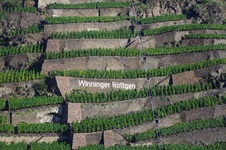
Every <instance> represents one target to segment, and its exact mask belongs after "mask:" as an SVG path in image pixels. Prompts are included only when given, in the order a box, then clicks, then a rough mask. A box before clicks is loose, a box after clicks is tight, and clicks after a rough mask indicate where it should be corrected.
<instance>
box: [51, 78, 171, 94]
mask: <svg viewBox="0 0 226 150" xmlns="http://www.w3.org/2000/svg"><path fill="white" fill-rule="evenodd" d="M169 80H170V78H167V77H153V78H150V79H149V81H148V82H146V79H145V78H138V79H91V78H73V77H60V76H59V77H58V76H57V77H55V81H56V85H52V87H57V88H58V89H59V91H60V93H61V95H62V96H65V94H66V93H70V91H72V90H86V91H89V92H107V91H115V90H120V89H124V90H129V89H142V88H144V87H148V86H154V85H156V84H158V83H159V85H168V84H169ZM85 82H89V83H87V84H89V85H90V82H93V83H94V82H97V83H98V85H97V86H93V85H92V86H89V85H88V86H87V85H86V83H85ZM83 83H84V84H83ZM93 83H92V84H93ZM102 83H103V84H102ZM99 84H102V85H100V86H99Z"/></svg>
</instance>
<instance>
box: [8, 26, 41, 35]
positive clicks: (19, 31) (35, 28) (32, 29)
mask: <svg viewBox="0 0 226 150" xmlns="http://www.w3.org/2000/svg"><path fill="white" fill-rule="evenodd" d="M43 30H44V29H43V27H42V26H38V25H34V26H30V27H27V28H21V29H14V30H12V31H10V32H9V33H8V36H9V37H11V36H16V35H24V34H30V33H40V32H43Z"/></svg>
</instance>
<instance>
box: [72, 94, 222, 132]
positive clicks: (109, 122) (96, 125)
mask: <svg viewBox="0 0 226 150" xmlns="http://www.w3.org/2000/svg"><path fill="white" fill-rule="evenodd" d="M221 104H226V98H224V97H204V98H199V99H190V100H186V101H181V102H176V103H174V104H170V105H166V106H163V107H159V108H156V114H155V115H156V116H157V117H159V118H164V117H166V116H168V115H170V114H175V113H179V112H181V111H187V110H191V109H197V108H202V107H210V106H215V105H221ZM153 113H154V112H153V111H152V110H143V111H139V112H134V113H129V114H123V115H115V116H106V117H94V118H86V119H85V120H82V121H81V122H80V123H78V122H73V123H72V127H73V130H74V132H75V133H80V132H83V133H89V132H97V131H105V130H111V129H122V128H125V127H131V126H137V125H140V124H143V123H145V122H148V121H153V120H154V117H153Z"/></svg>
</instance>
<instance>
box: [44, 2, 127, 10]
mask: <svg viewBox="0 0 226 150" xmlns="http://www.w3.org/2000/svg"><path fill="white" fill-rule="evenodd" d="M48 7H49V8H50V9H96V8H126V7H130V3H129V2H97V3H81V4H56V3H55V4H49V6H48Z"/></svg>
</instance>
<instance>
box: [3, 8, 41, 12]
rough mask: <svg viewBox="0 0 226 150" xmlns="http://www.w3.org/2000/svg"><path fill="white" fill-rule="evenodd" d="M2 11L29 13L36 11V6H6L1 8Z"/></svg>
mask: <svg viewBox="0 0 226 150" xmlns="http://www.w3.org/2000/svg"><path fill="white" fill-rule="evenodd" d="M3 12H4V13H12V12H14V13H20V12H30V13H36V12H38V11H37V8H35V7H6V8H4V9H3Z"/></svg>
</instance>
